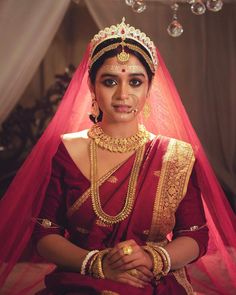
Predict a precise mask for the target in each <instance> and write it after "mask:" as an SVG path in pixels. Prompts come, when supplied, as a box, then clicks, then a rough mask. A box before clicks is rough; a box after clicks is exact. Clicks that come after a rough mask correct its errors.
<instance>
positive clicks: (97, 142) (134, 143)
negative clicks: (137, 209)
mask: <svg viewBox="0 0 236 295" xmlns="http://www.w3.org/2000/svg"><path fill="white" fill-rule="evenodd" d="M88 136H89V137H90V138H91V139H92V140H91V143H90V163H91V196H92V206H93V210H94V212H95V214H96V216H97V217H98V218H99V219H100V220H101V221H102V222H104V223H107V224H115V223H118V222H120V221H122V220H124V219H126V218H127V217H128V215H129V214H130V212H131V210H132V208H133V204H134V200H135V193H136V187H137V180H138V175H139V171H140V167H141V164H142V160H143V155H144V150H145V143H146V142H147V141H148V140H149V138H150V133H149V132H148V131H147V130H146V129H145V127H144V126H142V125H140V126H139V130H138V132H137V133H136V134H135V135H133V136H130V137H126V138H116V137H115V138H114V137H111V136H109V135H107V134H105V133H104V132H103V130H102V128H101V127H100V126H99V125H97V124H95V125H93V127H92V128H91V129H90V130H89V132H88ZM97 146H99V147H100V148H102V149H106V150H109V151H110V152H119V153H125V152H130V151H137V152H136V156H135V160H134V164H133V167H132V171H131V175H130V180H129V184H128V190H127V195H126V198H125V202H124V207H123V208H122V210H121V211H120V212H119V213H118V214H117V215H115V216H111V215H109V214H107V213H105V212H104V211H103V209H102V205H101V201H100V196H99V188H98V182H97V150H96V149H97Z"/></svg>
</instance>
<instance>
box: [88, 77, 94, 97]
mask: <svg viewBox="0 0 236 295" xmlns="http://www.w3.org/2000/svg"><path fill="white" fill-rule="evenodd" d="M88 87H89V90H90V93H91V95H92V96H94V97H95V88H94V85H93V84H92V83H91V81H90V79H88Z"/></svg>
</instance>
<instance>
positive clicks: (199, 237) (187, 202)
mask: <svg viewBox="0 0 236 295" xmlns="http://www.w3.org/2000/svg"><path fill="white" fill-rule="evenodd" d="M175 218H176V224H175V228H174V230H173V238H174V239H175V238H177V237H182V236H185V237H186V236H187V237H191V238H193V239H194V240H195V241H196V242H197V243H198V246H199V257H198V258H200V257H201V256H203V255H204V254H205V253H206V250H207V244H208V238H209V237H208V228H207V225H206V217H205V213H204V209H203V204H202V200H201V192H200V189H199V187H198V182H197V176H196V171H195V169H193V172H192V174H191V177H190V180H189V184H188V189H187V193H186V195H185V197H184V199H183V200H182V201H181V203H180V205H179V207H178V209H177V211H176V214H175Z"/></svg>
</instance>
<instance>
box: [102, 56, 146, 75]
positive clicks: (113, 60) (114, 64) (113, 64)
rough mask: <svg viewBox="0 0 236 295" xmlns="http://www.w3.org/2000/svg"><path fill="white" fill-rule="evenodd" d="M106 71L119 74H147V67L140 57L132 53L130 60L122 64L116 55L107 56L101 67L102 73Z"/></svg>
mask: <svg viewBox="0 0 236 295" xmlns="http://www.w3.org/2000/svg"><path fill="white" fill-rule="evenodd" d="M106 71H107V72H111V73H114V74H119V73H131V74H135V73H143V74H146V69H145V67H144V66H143V64H142V63H141V62H140V61H139V59H138V58H137V57H136V56H134V55H130V57H129V60H128V61H127V62H126V63H125V64H121V63H120V62H119V61H118V60H117V57H116V56H114V57H110V58H107V59H106V60H105V62H104V63H103V65H102V66H101V67H100V69H99V72H100V73H103V72H106Z"/></svg>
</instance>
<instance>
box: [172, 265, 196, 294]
mask: <svg viewBox="0 0 236 295" xmlns="http://www.w3.org/2000/svg"><path fill="white" fill-rule="evenodd" d="M172 273H173V275H174V277H175V279H176V281H177V282H178V283H179V284H180V285H181V286H182V287H183V288H184V289H185V291H186V293H187V295H194V291H193V288H192V286H191V284H190V283H189V281H188V279H187V275H186V271H185V268H184V267H183V268H180V269H178V270H175V271H173V272H172Z"/></svg>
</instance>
